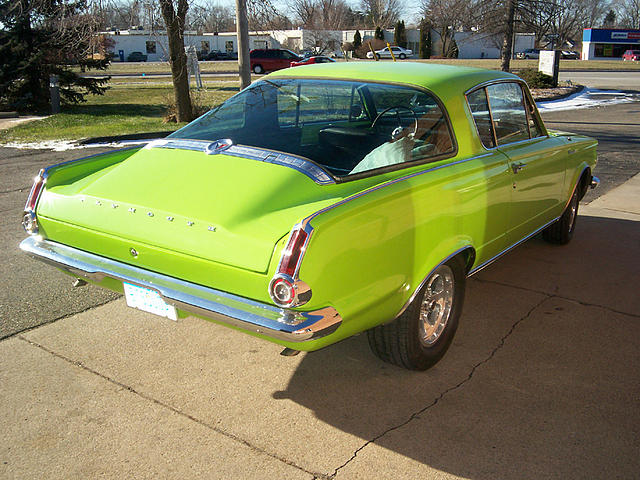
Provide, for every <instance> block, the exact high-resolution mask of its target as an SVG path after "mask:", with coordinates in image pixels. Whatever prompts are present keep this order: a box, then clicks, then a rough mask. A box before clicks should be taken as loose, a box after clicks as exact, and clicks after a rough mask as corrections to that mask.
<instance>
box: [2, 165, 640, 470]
mask: <svg viewBox="0 0 640 480" xmlns="http://www.w3.org/2000/svg"><path fill="white" fill-rule="evenodd" d="M639 192H640V175H638V176H635V177H633V178H632V179H631V180H630V181H628V182H626V183H625V184H624V185H622V186H621V187H618V188H616V189H613V190H612V191H610V192H609V193H607V194H606V195H604V196H603V197H600V198H598V199H597V200H595V201H593V202H592V203H591V204H590V205H588V206H583V207H582V209H581V215H580V217H579V220H578V221H579V223H578V230H577V232H576V236H575V238H574V240H573V241H572V243H570V244H569V245H568V246H565V247H555V246H551V245H548V244H546V243H544V242H543V241H542V240H539V239H533V240H531V241H529V242H527V243H526V244H524V245H523V246H521V247H519V248H518V249H516V250H515V251H514V252H512V253H511V254H509V255H508V256H507V257H505V258H503V259H502V260H501V261H500V262H498V263H496V264H495V265H493V266H492V267H489V268H488V269H486V270H484V271H483V272H481V273H479V274H478V275H477V276H475V277H473V278H472V279H471V280H470V281H469V285H468V297H467V300H466V302H465V311H464V313H463V318H462V321H461V326H460V329H459V332H458V335H457V337H456V340H455V341H454V344H453V346H452V348H451V350H450V351H449V352H448V354H447V355H446V357H445V359H444V360H443V361H442V362H440V363H439V364H438V365H437V366H436V367H435V368H433V369H432V370H430V371H427V372H423V373H415V372H408V371H404V370H401V369H399V368H396V367H393V366H390V365H387V364H384V363H382V362H380V361H378V360H377V359H376V358H375V357H373V356H372V355H371V354H370V353H369V351H368V346H367V342H366V337H365V336H359V337H355V338H352V339H349V340H347V341H344V342H342V343H340V344H338V345H335V346H333V347H331V348H327V349H326V350H323V351H320V352H316V353H312V354H301V355H299V356H297V357H281V356H279V355H278V352H279V348H278V347H277V346H275V345H271V344H268V343H264V342H261V341H259V340H256V339H253V338H251V337H248V336H246V335H243V334H240V333H237V332H234V331H231V330H229V329H227V328H223V327H220V326H217V325H215V324H211V323H208V322H206V321H204V320H199V319H196V318H188V319H186V320H181V321H179V322H173V321H171V320H166V319H163V318H158V317H154V316H151V315H148V314H145V313H142V312H138V311H134V310H130V309H128V308H127V307H126V306H125V304H124V302H123V301H122V300H117V301H114V302H111V303H108V304H106V305H102V306H99V307H96V308H93V309H90V310H87V311H85V312H83V313H80V314H77V315H73V316H69V317H67V318H65V319H62V320H59V321H57V322H55V323H52V324H48V325H44V326H41V327H38V328H36V329H33V330H30V331H27V332H23V333H20V334H18V335H16V336H13V337H11V338H8V339H6V340H4V341H2V342H0V408H1V411H2V412H3V415H2V416H1V417H0V477H2V478H60V479H62V478H64V479H69V478H96V477H101V478H225V479H228V478H239V479H246V478H260V479H264V478H278V479H280V478H296V479H297V478H300V479H304V478H308V479H311V478H327V477H329V478H332V477H333V478H338V479H341V478H345V479H346V478H349V479H351V478H367V479H371V478H389V479H397V478H407V479H415V478H434V479H435V478H437V479H442V478H469V479H487V480H488V479H495V478H503V479H505V478H506V479H519V478H562V479H573V478H575V479H582V478H607V479H608V478H637V474H638V471H640V456H639V455H638V452H640V415H639V413H640V412H639V402H638V399H639V398H640V355H639V353H638V352H640V295H638V280H640V274H639V273H638V272H640V223H639V221H640V194H639ZM60 275H61V274H60ZM60 278H61V279H62V276H61V277H60Z"/></svg>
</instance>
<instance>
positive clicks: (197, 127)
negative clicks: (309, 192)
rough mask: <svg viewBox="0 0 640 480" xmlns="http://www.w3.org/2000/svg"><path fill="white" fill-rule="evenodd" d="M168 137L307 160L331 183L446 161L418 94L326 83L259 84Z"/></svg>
mask: <svg viewBox="0 0 640 480" xmlns="http://www.w3.org/2000/svg"><path fill="white" fill-rule="evenodd" d="M170 137H171V138H185V139H199V140H211V141H214V140H218V139H224V138H229V139H231V140H232V141H233V143H234V144H240V145H248V146H253V147H259V148H264V149H268V150H275V151H280V152H285V153H289V154H293V155H297V156H299V157H305V158H307V159H310V160H311V161H313V162H314V163H316V164H318V165H320V166H322V167H323V168H324V169H325V170H327V171H328V172H330V173H331V174H333V175H334V176H335V177H350V176H353V175H357V174H363V173H365V172H368V173H374V172H377V171H380V169H385V171H386V169H393V168H401V167H402V166H404V165H407V164H412V163H414V162H424V161H432V160H434V159H438V158H444V157H445V156H448V155H452V154H453V153H454V150H455V142H454V138H453V135H452V133H451V128H450V126H449V121H448V118H447V115H446V112H445V111H444V109H443V107H442V106H441V104H440V103H439V102H438V101H437V100H436V98H435V97H434V96H433V95H432V94H430V93H428V92H426V91H424V90H421V89H418V88H415V87H410V86H402V85H389V84H380V83H372V82H351V81H338V80H325V79H321V80H320V79H289V78H287V79H269V80H267V79H264V80H262V81H259V82H257V83H255V84H253V85H251V86H250V87H249V88H247V89H245V90H243V91H242V92H240V93H239V94H237V95H235V96H233V97H231V98H230V99H229V100H227V101H226V102H225V103H223V104H222V105H220V106H219V107H216V108H214V109H213V110H211V111H210V112H208V113H206V114H205V115H203V116H202V117H200V118H199V119H197V120H195V121H194V122H192V123H190V124H189V125H187V126H186V127H184V128H182V129H180V130H178V131H177V132H175V133H173V134H172V135H170Z"/></svg>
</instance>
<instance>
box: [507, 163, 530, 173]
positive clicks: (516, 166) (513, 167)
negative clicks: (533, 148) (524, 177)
mask: <svg viewBox="0 0 640 480" xmlns="http://www.w3.org/2000/svg"><path fill="white" fill-rule="evenodd" d="M526 166H527V164H526V163H522V162H518V163H512V164H511V170H513V173H518V172H519V171H520V170H522V169H523V168H524V167H526Z"/></svg>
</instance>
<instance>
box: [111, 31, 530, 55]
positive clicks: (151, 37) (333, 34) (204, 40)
mask: <svg viewBox="0 0 640 480" xmlns="http://www.w3.org/2000/svg"><path fill="white" fill-rule="evenodd" d="M355 33H356V30H306V29H297V30H270V31H259V32H250V33H249V48H250V49H254V48H288V49H290V50H293V51H296V52H302V51H305V50H306V51H314V50H315V51H322V52H324V53H330V52H339V51H340V49H341V47H342V45H343V44H344V43H347V42H353V38H354V35H355ZM406 34H407V48H409V49H411V50H413V52H414V54H415V55H416V56H417V55H418V52H419V49H420V30H418V29H407V30H406ZM100 35H103V36H104V37H105V38H108V39H110V40H112V41H113V46H112V47H110V50H111V51H112V52H113V54H114V61H127V57H128V56H129V55H130V54H131V53H133V52H140V53H142V54H143V55H147V60H148V61H150V62H155V61H167V60H168V59H169V49H168V40H167V35H166V33H165V32H151V31H147V30H120V31H113V32H102V33H100ZM374 35H375V30H368V29H363V30H360V36H361V38H362V41H365V40H368V39H370V38H373V37H374ZM393 35H394V31H393V30H384V37H385V38H384V39H385V41H386V42H389V43H391V44H393ZM431 37H432V44H433V48H432V54H433V55H442V42H441V41H440V37H439V35H438V33H437V32H436V31H435V30H432V31H431ZM455 40H456V43H457V45H458V51H459V54H458V58H500V47H501V45H502V37H501V36H499V35H494V36H491V35H486V34H481V33H478V32H456V33H455ZM534 40H535V38H534V35H533V34H527V33H519V34H517V35H516V41H515V46H514V52H519V51H523V50H525V49H527V48H533V47H534ZM184 43H185V46H186V47H187V48H189V47H194V48H195V50H196V51H198V52H203V53H208V52H211V51H214V50H219V51H222V52H234V53H235V52H237V51H238V39H237V35H236V32H224V33H204V34H201V35H197V34H196V32H185V35H184Z"/></svg>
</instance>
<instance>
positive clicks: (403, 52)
mask: <svg viewBox="0 0 640 480" xmlns="http://www.w3.org/2000/svg"><path fill="white" fill-rule="evenodd" d="M391 52H393V55H394V56H395V57H396V58H399V59H400V60H404V59H405V58H407V57H410V56H411V55H413V51H412V50H409V49H408V48H402V47H391V50H389V47H384V48H383V49H382V50H376V55H377V56H378V57H380V58H392V57H391ZM367 58H373V52H367Z"/></svg>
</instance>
